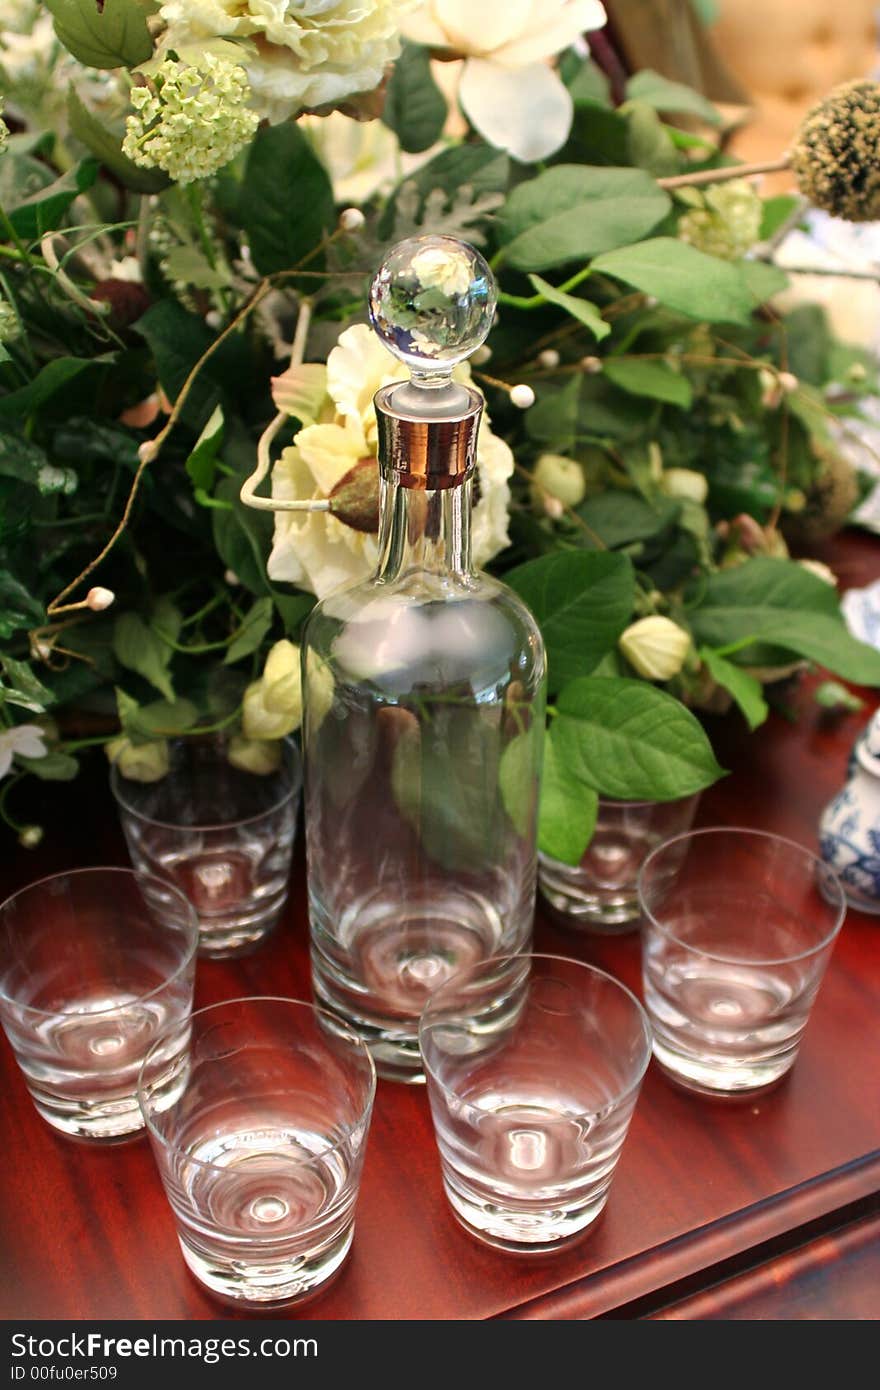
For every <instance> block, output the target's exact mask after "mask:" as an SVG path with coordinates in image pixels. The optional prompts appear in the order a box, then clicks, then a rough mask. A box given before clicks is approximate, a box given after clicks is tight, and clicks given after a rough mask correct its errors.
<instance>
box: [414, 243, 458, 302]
mask: <svg viewBox="0 0 880 1390" xmlns="http://www.w3.org/2000/svg"><path fill="white" fill-rule="evenodd" d="M411 269H412V272H413V274H414V275H415V277H416V279H417V280H418V282H419V284H420V285H421V286H422V288H423V289H426V290H429V289H439V290H442V291H443V293H444V294H447V295H449V297H450V298H451V299H455V298H457V297H459V296H460V295H465V294H467V293H468V291H469V290H470V287H471V267H470V265H469V264H468V261H467V260H466V258H465V257H464V256H462V255H459V254H457V253H456V254H453V253H451V252H449V251H447V250H445V249H444V248H443V247H442V246H426V247H425V248H424V250H422V251H418V252H417V253H416V255H415V256H413V258H412V262H411Z"/></svg>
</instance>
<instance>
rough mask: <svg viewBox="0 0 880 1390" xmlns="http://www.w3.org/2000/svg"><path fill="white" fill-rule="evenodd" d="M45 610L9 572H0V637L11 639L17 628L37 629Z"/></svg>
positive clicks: (43, 618) (44, 616)
mask: <svg viewBox="0 0 880 1390" xmlns="http://www.w3.org/2000/svg"><path fill="white" fill-rule="evenodd" d="M45 621H46V610H45V608H44V607H43V605H42V604H41V603H40V602H39V600H38V599H35V598H34V597H33V596H32V595H31V594H29V593H28V591H27V589H26V588H25V587H24V585H23V584H22V583H21V582H20V581H19V580H18V579H16V577H15V575H14V574H10V573H9V570H0V637H11V635H12V633H13V632H16V631H17V630H18V629H19V628H30V627H39V626H40V625H41V624H42V623H44V622H45Z"/></svg>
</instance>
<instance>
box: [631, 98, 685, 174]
mask: <svg viewBox="0 0 880 1390" xmlns="http://www.w3.org/2000/svg"><path fill="white" fill-rule="evenodd" d="M620 111H621V114H622V115H625V116H626V124H627V132H628V145H629V158H630V163H631V164H634V165H635V166H636V167H637V168H639V169H647V171H648V173H649V174H653V175H654V177H655V178H661V177H663V176H664V175H666V174H675V173H677V172H678V167H679V162H678V151H677V150H676V148H675V144H674V143H673V140H672V137H671V135H670V134H669V131H668V130H667V128H666V126H665V125H664V124H663V122H662V121H661V119H660V117H659V116H658V115H657V112H656V111H654V110H653V108H652V107H650V106H646V105H645V104H644V102H638V101H636V102H632V103H630V102H627V104H626V106H623V107H621V108H620Z"/></svg>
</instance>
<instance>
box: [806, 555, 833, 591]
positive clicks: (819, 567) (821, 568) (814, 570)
mask: <svg viewBox="0 0 880 1390" xmlns="http://www.w3.org/2000/svg"><path fill="white" fill-rule="evenodd" d="M798 564H799V565H800V567H801V569H804V570H808V571H809V573H810V574H814V575H815V576H816V578H817V579H821V580H822V581H823V583H825V584H830V585H831V587H832V589H836V588H837V575H836V574H835V573H834V570H833V569H831V567H830V566H829V565H825V564H823V563H822V561H821V560H798Z"/></svg>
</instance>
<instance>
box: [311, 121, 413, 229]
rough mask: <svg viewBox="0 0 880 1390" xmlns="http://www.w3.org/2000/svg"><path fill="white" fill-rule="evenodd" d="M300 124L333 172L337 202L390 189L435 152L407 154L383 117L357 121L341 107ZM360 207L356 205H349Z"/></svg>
mask: <svg viewBox="0 0 880 1390" xmlns="http://www.w3.org/2000/svg"><path fill="white" fill-rule="evenodd" d="M297 125H298V126H299V128H300V130H302V131H303V132H304V133H305V134H306V135H307V136H308V138H309V141H310V142H311V144H312V145H313V147H314V150H315V153H316V154H317V156H318V158H319V159H320V161H321V163H322V164H323V165H324V168H325V169H326V170H327V172H328V173H329V175H330V178H331V181H332V183H333V193H334V195H335V197H336V201H337V203H342V204H355V205H357V204H358V203H365V202H366V201H367V200H368V199H369V198H371V197H372V196H373V194H374V193H383V192H390V191H391V189H392V188H394V186H395V185H396V184H397V183H398V182H399V181H400V179H401V177H403V178H405V177H406V176H407V174H409V173H411V172H412V170H413V169H415V168H417V167H418V165H420V164H422V163H424V161H425V160H426V159H429V158H430V155H431V151H430V150H428V151H425V153H423V154H405V153H404V152H403V151H402V150H401V148H400V145H399V143H398V140H397V136H396V135H395V134H394V132H393V131H391V130H389V129H388V127H387V126H386V125H383V123H382V122H381V121H355V120H353V119H352V117H351V116H344V115H343V114H342V112H341V111H331V112H330V114H329V116H301V117H300V118H299V120H298V121H297ZM356 210H357V208H356V206H355V207H354V208H348V209H347V211H356ZM345 216H346V213H343V217H345ZM346 230H356V229H354V228H346Z"/></svg>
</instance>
